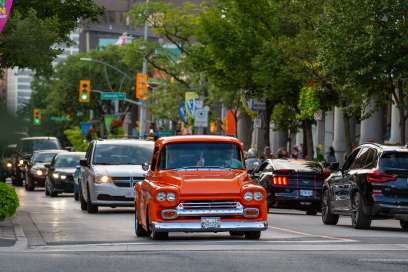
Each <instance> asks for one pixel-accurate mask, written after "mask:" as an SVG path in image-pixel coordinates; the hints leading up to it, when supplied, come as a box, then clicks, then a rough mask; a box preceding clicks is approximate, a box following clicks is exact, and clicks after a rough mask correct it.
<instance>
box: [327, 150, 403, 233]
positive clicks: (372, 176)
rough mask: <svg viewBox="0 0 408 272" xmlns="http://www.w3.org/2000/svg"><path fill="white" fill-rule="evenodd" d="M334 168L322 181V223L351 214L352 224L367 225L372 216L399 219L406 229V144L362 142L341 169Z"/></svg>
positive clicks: (335, 221) (333, 222) (329, 222)
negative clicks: (388, 144)
mask: <svg viewBox="0 0 408 272" xmlns="http://www.w3.org/2000/svg"><path fill="white" fill-rule="evenodd" d="M333 168H334V169H333V170H337V171H335V172H333V174H332V175H331V176H330V177H329V178H327V179H326V180H325V183H324V185H323V198H322V219H323V223H325V224H328V225H335V224H337V221H338V219H339V215H351V222H352V225H353V227H354V228H358V229H365V228H369V227H370V225H371V220H373V219H398V220H400V223H401V227H402V229H403V230H405V231H407V230H408V149H407V148H406V147H397V146H385V145H378V144H363V145H361V146H359V147H357V148H356V149H355V150H353V152H352V153H351V154H350V156H348V159H347V160H346V162H345V163H344V166H343V168H342V169H336V168H338V164H337V165H334V166H333Z"/></svg>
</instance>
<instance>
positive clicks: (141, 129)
mask: <svg viewBox="0 0 408 272" xmlns="http://www.w3.org/2000/svg"><path fill="white" fill-rule="evenodd" d="M146 5H149V0H146ZM148 31H149V26H148V23H147V19H146V20H145V25H144V40H145V41H147V38H148ZM142 74H143V75H147V54H146V49H145V52H144V54H143V68H142ZM143 102H144V101H143ZM145 130H146V129H145V106H144V103H142V104H140V106H139V136H140V137H143V136H144V134H145Z"/></svg>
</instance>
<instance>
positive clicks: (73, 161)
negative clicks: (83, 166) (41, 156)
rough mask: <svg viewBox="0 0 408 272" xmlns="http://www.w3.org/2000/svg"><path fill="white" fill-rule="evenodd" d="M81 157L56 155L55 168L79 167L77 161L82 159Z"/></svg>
mask: <svg viewBox="0 0 408 272" xmlns="http://www.w3.org/2000/svg"><path fill="white" fill-rule="evenodd" d="M84 157H85V156H83V155H71V154H70V155H68V154H67V155H65V154H64V155H58V156H57V157H56V158H55V163H54V167H55V168H75V167H77V166H78V165H79V161H80V160H81V159H83V158H84Z"/></svg>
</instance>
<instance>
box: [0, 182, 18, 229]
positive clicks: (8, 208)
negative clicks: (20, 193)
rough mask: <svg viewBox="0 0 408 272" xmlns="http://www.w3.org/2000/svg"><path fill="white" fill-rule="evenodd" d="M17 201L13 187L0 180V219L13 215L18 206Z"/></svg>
mask: <svg viewBox="0 0 408 272" xmlns="http://www.w3.org/2000/svg"><path fill="white" fill-rule="evenodd" d="M18 205H19V201H18V197H17V194H16V191H15V190H14V188H13V187H12V186H10V185H8V184H6V183H4V182H0V221H1V220H4V219H6V218H7V217H10V216H13V215H14V214H15V213H16V210H17V208H18Z"/></svg>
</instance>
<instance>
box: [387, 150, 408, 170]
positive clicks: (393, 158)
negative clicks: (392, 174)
mask: <svg viewBox="0 0 408 272" xmlns="http://www.w3.org/2000/svg"><path fill="white" fill-rule="evenodd" d="M380 168H381V169H382V170H384V171H385V170H393V169H394V170H395V169H398V170H408V153H406V152H388V153H384V154H383V155H382V156H381V158H380Z"/></svg>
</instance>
